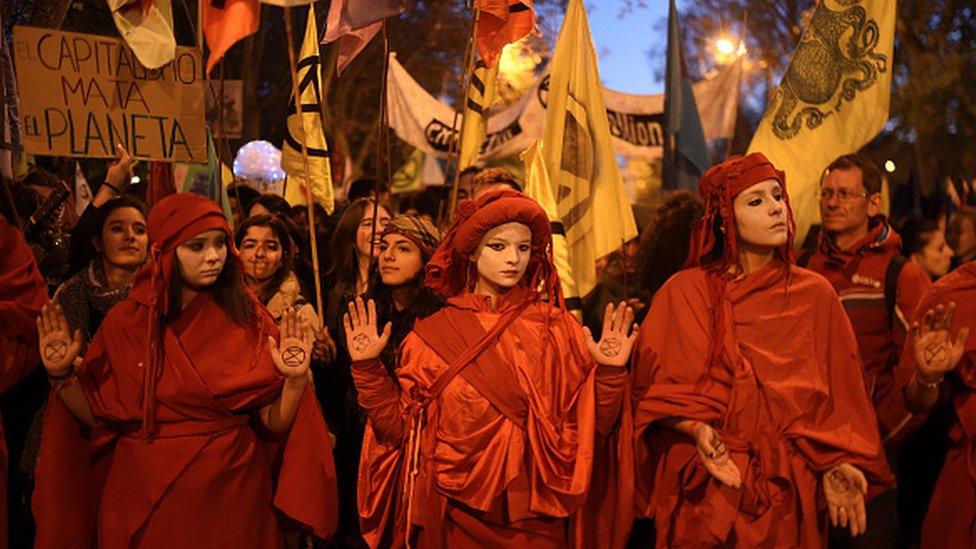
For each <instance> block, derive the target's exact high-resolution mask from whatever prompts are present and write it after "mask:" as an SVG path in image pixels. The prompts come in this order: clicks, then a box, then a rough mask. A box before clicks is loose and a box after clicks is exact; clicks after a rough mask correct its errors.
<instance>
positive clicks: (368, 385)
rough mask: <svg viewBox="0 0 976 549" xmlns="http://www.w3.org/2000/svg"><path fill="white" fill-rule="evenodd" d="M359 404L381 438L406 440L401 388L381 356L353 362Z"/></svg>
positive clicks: (397, 440) (390, 440) (392, 440)
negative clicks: (385, 366)
mask: <svg viewBox="0 0 976 549" xmlns="http://www.w3.org/2000/svg"><path fill="white" fill-rule="evenodd" d="M352 378H353V382H354V383H355V384H356V391H357V393H358V394H359V405H360V406H362V407H363V410H365V411H366V414H367V416H369V421H370V423H372V426H373V430H374V431H375V432H376V435H377V438H378V439H379V440H380V441H381V442H384V443H386V444H399V443H401V442H402V441H403V438H404V435H405V433H406V428H407V420H406V418H405V417H404V415H403V412H402V409H401V407H400V390H399V389H398V388H397V386H396V383H394V382H393V380H392V379H390V376H389V374H387V373H386V368H384V367H383V363H382V362H381V361H380V359H379V358H374V359H372V360H359V361H356V362H353V363H352Z"/></svg>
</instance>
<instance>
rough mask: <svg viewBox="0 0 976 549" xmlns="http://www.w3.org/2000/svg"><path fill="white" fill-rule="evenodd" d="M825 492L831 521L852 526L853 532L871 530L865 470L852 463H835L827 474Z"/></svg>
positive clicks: (824, 483)
mask: <svg viewBox="0 0 976 549" xmlns="http://www.w3.org/2000/svg"><path fill="white" fill-rule="evenodd" d="M823 492H824V498H825V499H826V500H827V512H828V513H829V514H830V524H831V525H833V526H835V527H837V528H850V531H851V536H857V535H860V534H863V533H864V532H865V531H867V528H868V516H867V512H866V511H865V509H864V496H865V495H866V494H867V493H868V481H867V479H866V478H864V473H862V472H861V471H860V470H858V468H857V467H854V466H853V465H851V464H849V463H842V464H840V465H838V466H836V467H833V468H831V469H830V470H828V471H827V472H826V473H824V475H823Z"/></svg>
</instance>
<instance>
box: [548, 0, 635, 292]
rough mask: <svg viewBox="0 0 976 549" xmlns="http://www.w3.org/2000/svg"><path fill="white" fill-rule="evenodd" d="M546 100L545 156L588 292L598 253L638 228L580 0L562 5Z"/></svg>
mask: <svg viewBox="0 0 976 549" xmlns="http://www.w3.org/2000/svg"><path fill="white" fill-rule="evenodd" d="M548 102H549V104H548V107H547V109H546V129H545V138H544V141H545V147H544V149H543V157H544V158H545V164H546V169H547V171H548V174H549V178H550V180H551V182H552V188H553V191H554V193H553V194H554V195H555V197H556V208H557V210H558V213H559V219H560V220H561V221H562V225H563V227H564V228H565V230H566V242H567V245H568V247H569V261H570V265H571V267H572V272H573V278H574V279H575V281H576V289H577V291H578V292H579V295H580V296H585V295H586V294H587V293H589V292H590V290H592V289H593V287H594V286H596V283H597V279H596V260H597V259H599V258H600V257H603V256H605V255H608V254H610V253H611V252H613V251H614V250H616V249H617V248H619V247H620V246H622V245H623V244H624V243H625V242H627V241H628V240H630V239H632V238H634V237H636V236H637V227H636V225H635V224H634V214H633V212H632V211H631V209H630V201H629V200H628V198H627V192H626V191H625V190H624V186H623V179H622V178H621V177H620V169H619V167H618V166H617V158H616V155H615V154H614V151H613V145H612V144H611V142H610V124H609V122H608V120H607V109H606V106H605V104H604V102H603V88H602V86H601V85H600V75H599V73H598V72H597V64H596V52H595V51H594V49H593V40H592V38H591V37H590V27H589V23H587V20H586V11H585V10H584V9H583V1H582V0H570V2H569V6H568V7H567V9H566V17H565V18H564V19H563V26H562V29H561V30H560V31H559V38H557V39H556V50H555V53H554V54H553V58H552V77H551V79H550V84H549V95H548ZM598 219H599V222H597V220H598Z"/></svg>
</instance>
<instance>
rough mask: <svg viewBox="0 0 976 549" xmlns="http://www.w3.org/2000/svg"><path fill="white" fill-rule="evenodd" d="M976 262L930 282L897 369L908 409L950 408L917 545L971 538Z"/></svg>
mask: <svg viewBox="0 0 976 549" xmlns="http://www.w3.org/2000/svg"><path fill="white" fill-rule="evenodd" d="M974 325H976V261H970V262H969V263H965V264H963V265H961V266H960V267H958V268H957V269H956V270H954V271H952V272H951V273H949V274H948V275H946V276H945V277H943V278H941V279H939V281H938V282H936V283H935V284H933V285H932V287H931V288H929V290H928V291H927V292H925V295H923V296H922V300H921V301H920V302H919V304H918V307H917V308H916V309H915V314H914V316H913V319H912V329H911V331H912V337H910V338H908V340H907V341H906V342H905V349H904V351H903V352H902V359H901V362H900V363H899V366H898V368H897V369H896V370H895V382H896V387H897V388H898V392H899V394H902V395H904V397H905V403H906V405H907V406H908V409H909V410H911V411H912V412H913V413H916V414H919V415H920V416H922V417H925V416H926V415H927V414H928V413H930V412H932V409H933V407H934V406H935V405H936V403H942V404H947V405H948V407H949V408H951V410H952V413H951V414H950V417H951V420H950V429H949V439H950V441H951V442H950V446H949V451H948V454H947V455H946V458H945V462H944V464H943V466H942V471H941V473H940V475H939V480H938V482H937V483H936V485H935V491H934V493H933V494H932V499H931V501H930V502H929V504H928V512H927V513H926V515H925V522H924V524H923V526H922V535H921V546H922V547H971V546H972V544H973V540H976V480H974V479H976V461H974V459H973V457H974V454H976V329H974Z"/></svg>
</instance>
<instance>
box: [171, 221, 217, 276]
mask: <svg viewBox="0 0 976 549" xmlns="http://www.w3.org/2000/svg"><path fill="white" fill-rule="evenodd" d="M176 259H177V263H179V265H180V276H181V277H182V278H183V282H184V283H185V284H186V285H187V286H189V287H191V288H194V289H200V288H205V287H207V286H210V285H211V284H213V283H214V282H216V281H217V277H218V276H219V275H220V271H221V270H223V268H224V263H225V262H226V261H227V234H226V233H224V231H221V230H219V229H213V230H210V231H205V232H202V233H200V234H198V235H196V236H194V237H193V238H190V239H189V240H187V241H186V242H184V243H182V244H180V245H179V246H177V248H176Z"/></svg>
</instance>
